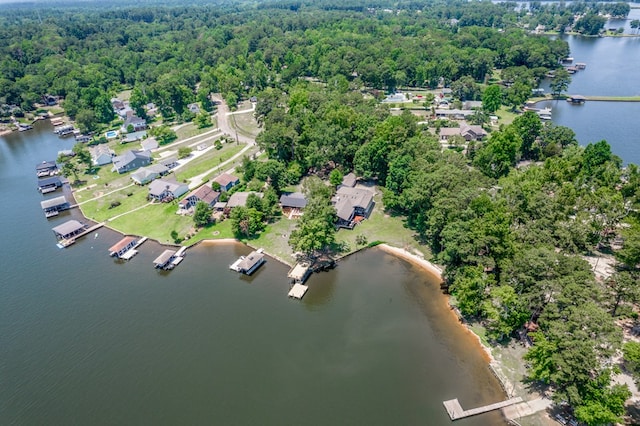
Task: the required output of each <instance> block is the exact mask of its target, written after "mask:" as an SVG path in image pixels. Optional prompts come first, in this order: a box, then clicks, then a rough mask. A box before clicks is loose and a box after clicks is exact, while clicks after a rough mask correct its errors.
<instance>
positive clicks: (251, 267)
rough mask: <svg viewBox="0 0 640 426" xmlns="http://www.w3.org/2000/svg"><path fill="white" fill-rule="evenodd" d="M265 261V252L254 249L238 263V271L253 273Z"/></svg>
mask: <svg viewBox="0 0 640 426" xmlns="http://www.w3.org/2000/svg"><path fill="white" fill-rule="evenodd" d="M264 262H265V258H264V253H262V252H261V251H252V252H251V253H249V254H248V255H247V256H245V258H244V259H242V260H240V262H238V264H237V266H236V267H237V271H238V272H242V273H243V274H246V275H251V274H253V273H254V272H255V270H256V269H258V268H259V267H260V265H262V264H263V263H264Z"/></svg>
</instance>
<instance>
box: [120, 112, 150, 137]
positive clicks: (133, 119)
mask: <svg viewBox="0 0 640 426" xmlns="http://www.w3.org/2000/svg"><path fill="white" fill-rule="evenodd" d="M129 126H131V127H132V128H133V131H134V132H140V131H142V130H145V129H146V128H147V120H145V119H144V118H140V117H137V116H135V115H133V114H130V115H128V116H127V117H126V118H125V120H124V124H123V125H122V127H121V128H120V130H121V131H122V133H127V132H128V131H129V130H128V129H129Z"/></svg>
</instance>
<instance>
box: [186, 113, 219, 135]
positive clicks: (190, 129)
mask: <svg viewBox="0 0 640 426" xmlns="http://www.w3.org/2000/svg"><path fill="white" fill-rule="evenodd" d="M211 122H212V123H213V126H210V127H205V128H203V129H198V127H196V125H195V124H193V123H189V124H187V125H186V126H183V127H180V128H179V129H178V130H176V135H178V140H180V139H186V138H191V137H193V136H198V135H200V134H202V133H204V132H208V131H209V130H213V129H215V128H216V127H218V120H217V119H216V118H215V117H211Z"/></svg>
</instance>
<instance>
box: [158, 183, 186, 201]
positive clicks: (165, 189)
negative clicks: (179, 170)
mask: <svg viewBox="0 0 640 426" xmlns="http://www.w3.org/2000/svg"><path fill="white" fill-rule="evenodd" d="M188 190H189V187H188V186H187V185H186V184H184V183H178V182H176V181H175V180H167V179H156V180H154V181H153V182H151V183H150V184H149V198H152V199H154V200H158V201H162V202H169V201H172V200H175V199H177V198H180V197H181V196H182V195H184V194H185V193H186V192H187V191H188Z"/></svg>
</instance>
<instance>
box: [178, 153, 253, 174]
mask: <svg viewBox="0 0 640 426" xmlns="http://www.w3.org/2000/svg"><path fill="white" fill-rule="evenodd" d="M244 146H245V145H244V144H240V145H236V144H223V145H222V149H220V150H217V149H215V148H213V149H211V150H209V151H208V152H207V153H205V154H203V155H201V156H199V157H197V158H195V159H193V160H192V161H190V162H189V163H188V167H185V168H184V171H182V170H181V171H179V172H178V173H176V180H178V181H179V182H184V181H186V180H188V179H190V178H192V177H194V176H197V175H199V174H202V173H204V172H206V171H207V170H210V169H213V168H215V167H216V166H218V165H220V164H221V163H223V162H225V161H227V160H228V159H229V158H231V157H233V156H234V155H236V154H237V153H238V152H240V151H241V150H242V148H244ZM225 167H226V166H225Z"/></svg>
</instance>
